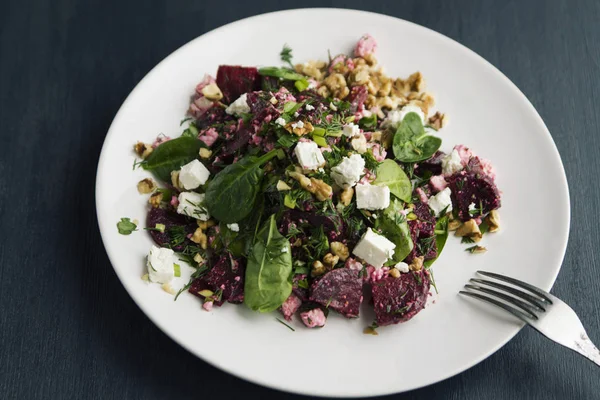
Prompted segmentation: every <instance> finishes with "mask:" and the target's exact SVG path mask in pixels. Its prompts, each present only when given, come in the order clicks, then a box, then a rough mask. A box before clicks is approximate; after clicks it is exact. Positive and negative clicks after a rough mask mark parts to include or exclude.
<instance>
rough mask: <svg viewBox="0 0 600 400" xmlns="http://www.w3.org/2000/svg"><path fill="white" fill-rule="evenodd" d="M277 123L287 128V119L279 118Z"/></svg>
mask: <svg viewBox="0 0 600 400" xmlns="http://www.w3.org/2000/svg"><path fill="white" fill-rule="evenodd" d="M275 123H276V124H278V125H281V126H285V124H286V122H285V119H283V118H281V117H279V118H277V119H276V120H275Z"/></svg>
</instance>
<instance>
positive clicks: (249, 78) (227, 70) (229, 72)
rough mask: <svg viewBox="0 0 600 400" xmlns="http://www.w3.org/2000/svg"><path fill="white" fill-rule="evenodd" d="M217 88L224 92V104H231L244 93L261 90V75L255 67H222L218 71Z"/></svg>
mask: <svg viewBox="0 0 600 400" xmlns="http://www.w3.org/2000/svg"><path fill="white" fill-rule="evenodd" d="M217 86H218V87H219V89H221V92H223V100H222V101H223V103H225V104H231V103H232V102H234V101H235V100H237V98H238V97H240V96H241V95H242V94H244V93H248V92H253V91H255V90H259V89H260V75H259V74H258V70H257V69H256V68H255V67H241V66H239V65H221V66H219V70H218V71H217Z"/></svg>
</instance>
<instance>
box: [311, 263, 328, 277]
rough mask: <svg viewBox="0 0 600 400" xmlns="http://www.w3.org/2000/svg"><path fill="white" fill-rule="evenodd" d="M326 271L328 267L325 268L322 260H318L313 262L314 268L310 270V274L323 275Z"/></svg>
mask: <svg viewBox="0 0 600 400" xmlns="http://www.w3.org/2000/svg"><path fill="white" fill-rule="evenodd" d="M325 272H327V269H326V268H325V266H324V265H323V263H322V262H321V261H319V260H317V261H315V262H314V263H313V264H312V268H311V270H310V275H311V276H321V275H323V274H324V273H325Z"/></svg>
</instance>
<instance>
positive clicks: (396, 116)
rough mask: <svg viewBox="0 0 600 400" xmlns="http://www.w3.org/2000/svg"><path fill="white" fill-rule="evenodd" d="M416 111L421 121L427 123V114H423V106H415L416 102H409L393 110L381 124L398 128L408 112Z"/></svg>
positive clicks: (385, 126)
mask: <svg viewBox="0 0 600 400" xmlns="http://www.w3.org/2000/svg"><path fill="white" fill-rule="evenodd" d="M411 112H414V113H416V114H417V115H418V116H419V118H421V122H422V123H423V125H425V114H423V110H421V107H418V106H415V105H414V104H407V105H405V106H404V107H402V108H401V109H400V110H392V111H390V112H389V113H388V115H387V117H386V118H385V119H384V120H383V122H381V126H382V127H384V128H387V127H391V128H393V129H396V128H398V125H400V122H402V120H404V117H406V114H408V113H411Z"/></svg>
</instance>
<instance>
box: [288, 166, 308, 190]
mask: <svg viewBox="0 0 600 400" xmlns="http://www.w3.org/2000/svg"><path fill="white" fill-rule="evenodd" d="M288 175H289V177H290V178H293V179H295V180H297V181H298V183H300V187H301V188H302V189H304V190H308V191H309V192H310V189H309V188H310V179H309V178H307V177H306V176H304V174H302V173H300V172H298V171H293V172H288ZM311 193H312V192H311Z"/></svg>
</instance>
